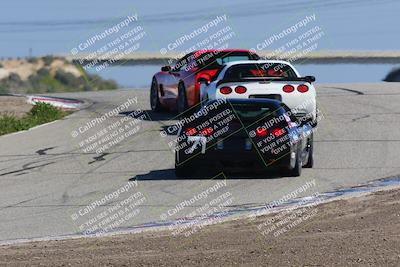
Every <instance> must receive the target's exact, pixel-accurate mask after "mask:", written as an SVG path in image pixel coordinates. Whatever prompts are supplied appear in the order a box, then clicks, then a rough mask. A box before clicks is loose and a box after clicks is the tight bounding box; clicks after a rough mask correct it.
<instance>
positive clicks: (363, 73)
mask: <svg viewBox="0 0 400 267" xmlns="http://www.w3.org/2000/svg"><path fill="white" fill-rule="evenodd" d="M160 67H161V66H155V65H143V66H141V65H135V66H114V67H109V68H108V69H105V70H104V71H102V72H100V73H97V74H100V75H101V76H102V77H104V78H107V79H114V80H116V81H117V82H118V83H119V84H120V85H121V86H122V87H125V88H149V87H150V83H151V78H152V77H153V75H154V73H156V72H157V71H159V70H160ZM393 67H395V65H392V64H330V65H325V64H309V65H308V64H307V65H296V68H297V70H298V71H299V72H300V74H301V75H303V76H305V75H313V76H315V77H316V78H317V82H318V83H359V82H379V81H382V79H383V78H385V76H386V74H388V73H389V71H390V70H391V69H392V68H393Z"/></svg>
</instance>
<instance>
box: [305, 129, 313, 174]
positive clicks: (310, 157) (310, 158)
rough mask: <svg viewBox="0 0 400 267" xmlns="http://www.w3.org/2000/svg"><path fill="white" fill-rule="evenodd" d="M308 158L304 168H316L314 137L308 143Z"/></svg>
mask: <svg viewBox="0 0 400 267" xmlns="http://www.w3.org/2000/svg"><path fill="white" fill-rule="evenodd" d="M308 146H309V147H308V157H307V162H306V164H305V165H304V166H303V167H304V168H312V167H313V166H314V137H313V136H311V138H310V140H309V141H308Z"/></svg>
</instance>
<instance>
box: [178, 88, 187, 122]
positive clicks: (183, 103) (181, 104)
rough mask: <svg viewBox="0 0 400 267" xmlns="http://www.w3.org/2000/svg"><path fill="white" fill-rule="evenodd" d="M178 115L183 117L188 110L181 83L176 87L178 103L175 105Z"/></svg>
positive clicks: (184, 91)
mask: <svg viewBox="0 0 400 267" xmlns="http://www.w3.org/2000/svg"><path fill="white" fill-rule="evenodd" d="M177 109H178V113H179V114H180V115H183V113H184V112H185V111H186V110H187V109H188V103H187V98H186V90H185V86H184V85H183V83H179V85H178V103H177Z"/></svg>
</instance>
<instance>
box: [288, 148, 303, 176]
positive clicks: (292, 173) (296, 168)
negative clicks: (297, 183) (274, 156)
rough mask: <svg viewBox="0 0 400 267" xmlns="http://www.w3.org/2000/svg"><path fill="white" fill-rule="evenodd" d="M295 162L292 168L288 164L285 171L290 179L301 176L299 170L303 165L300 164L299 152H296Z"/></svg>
mask: <svg viewBox="0 0 400 267" xmlns="http://www.w3.org/2000/svg"><path fill="white" fill-rule="evenodd" d="M295 158H296V161H295V164H294V166H292V164H290V163H289V166H288V170H287V174H288V176H290V177H298V176H300V175H301V170H302V167H303V163H302V162H301V153H299V151H298V150H297V151H296V156H295Z"/></svg>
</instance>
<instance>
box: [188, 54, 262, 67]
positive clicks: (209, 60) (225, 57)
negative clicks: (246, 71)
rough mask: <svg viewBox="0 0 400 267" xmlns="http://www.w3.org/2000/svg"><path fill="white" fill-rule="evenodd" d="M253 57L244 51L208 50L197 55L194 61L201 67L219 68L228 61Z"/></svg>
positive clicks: (254, 57) (253, 57)
mask: <svg viewBox="0 0 400 267" xmlns="http://www.w3.org/2000/svg"><path fill="white" fill-rule="evenodd" d="M254 59H256V56H255V55H253V54H250V53H246V52H218V53H215V52H210V53H204V54H201V55H199V56H198V57H197V58H196V59H195V61H196V65H197V67H199V68H201V69H220V68H221V67H222V66H223V65H224V64H225V63H228V62H233V61H240V60H254Z"/></svg>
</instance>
